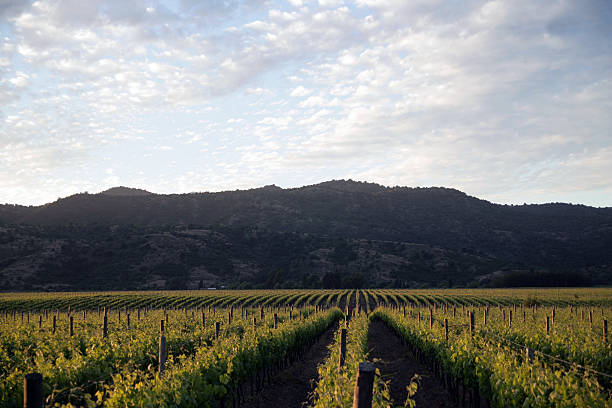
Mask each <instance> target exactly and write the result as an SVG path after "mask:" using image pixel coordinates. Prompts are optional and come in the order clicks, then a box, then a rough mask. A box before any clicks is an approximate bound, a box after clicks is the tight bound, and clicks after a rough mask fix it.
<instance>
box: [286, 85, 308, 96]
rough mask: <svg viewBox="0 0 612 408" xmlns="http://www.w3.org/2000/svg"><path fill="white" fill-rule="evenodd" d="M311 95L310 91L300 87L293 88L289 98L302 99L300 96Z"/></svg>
mask: <svg viewBox="0 0 612 408" xmlns="http://www.w3.org/2000/svg"><path fill="white" fill-rule="evenodd" d="M311 93H312V90H310V89H306V88H304V87H303V86H302V85H300V86H298V87H296V88H293V90H292V91H291V94H290V95H291V96H297V97H302V96H306V95H309V94H311Z"/></svg>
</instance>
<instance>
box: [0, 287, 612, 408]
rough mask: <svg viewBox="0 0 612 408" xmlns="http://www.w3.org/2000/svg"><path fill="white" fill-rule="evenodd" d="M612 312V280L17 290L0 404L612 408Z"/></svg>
mask: <svg viewBox="0 0 612 408" xmlns="http://www.w3.org/2000/svg"><path fill="white" fill-rule="evenodd" d="M611 315H612V290H611V289H604V288H602V289H548V290H542V289H540V290H536V289H516V290H469V289H465V290H404V289H401V290H400V289H367V290H262V291H255V290H245V291H223V290H208V291H191V292H188V291H176V292H97V293H93V292H92V293H42V294H40V293H37V294H33V293H7V294H1V295H0V406H2V407H20V406H31V407H39V406H59V407H70V406H79V407H80V406H84V407H132V406H133V407H157V406H163V407H238V406H279V407H280V406H300V404H301V403H303V402H304V403H306V404H307V405H306V406H310V407H351V406H358V407H361V408H363V407H365V406H374V407H397V406H415V404H416V406H430V405H432V404H434V402H433V401H432V400H431V398H434V397H433V396H432V395H433V394H436V395H438V394H439V395H440V396H439V398H443V399H444V401H446V402H444V403H442V402H436V404H438V406H456V407H459V406H469V407H483V408H484V407H611V406H612V346H611V345H610V339H609V337H608V328H607V324H608V321H609V318H610V316H611ZM367 362H370V363H367ZM394 362H395V363H396V364H395V365H394ZM400 362H401V364H400ZM400 366H401V367H400ZM296 367H297V368H296ZM408 367H410V369H408ZM308 370H311V371H312V372H313V373H316V374H317V375H315V376H314V377H313V378H310V377H312V375H311V374H307V373H308V372H309V371H308ZM33 373H36V374H33ZM291 376H295V377H296V378H294V379H293V380H292V381H294V382H295V384H293V385H292V387H293V388H291V387H290V386H289V385H287V384H284V383H283V382H282V381H284V380H285V381H289V379H288V378H289V377H291ZM299 376H302V377H303V378H301V379H300V378H298V377H299ZM292 378H293V377H292ZM311 379H312V380H313V381H312V384H311V381H310V380H311ZM300 381H301V382H300ZM275 387H276V388H275ZM300 387H302V388H300ZM283 388H287V389H290V390H291V392H290V393H284V394H283V393H282V389H283ZM434 390H435V391H434ZM438 390H439V391H438ZM24 394H25V395H24ZM285 394H290V395H285ZM442 394H443V395H442ZM436 398H437V397H436ZM354 400H356V402H355V404H356V405H353V404H354ZM41 403H42V405H41ZM360 404H361V405H360ZM368 404H369V405H368ZM440 404H443V405H440Z"/></svg>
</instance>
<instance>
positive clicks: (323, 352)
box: [242, 324, 338, 408]
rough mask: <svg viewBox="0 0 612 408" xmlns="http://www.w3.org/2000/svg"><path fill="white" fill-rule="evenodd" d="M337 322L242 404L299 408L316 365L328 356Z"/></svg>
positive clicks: (313, 378)
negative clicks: (296, 359)
mask: <svg viewBox="0 0 612 408" xmlns="http://www.w3.org/2000/svg"><path fill="white" fill-rule="evenodd" d="M337 327H338V325H337V324H334V325H332V327H331V328H329V329H328V330H327V331H326V332H325V333H324V334H323V335H322V336H321V337H320V338H319V340H318V341H317V342H316V343H315V344H313V345H312V347H310V349H308V350H307V351H306V352H305V353H304V356H303V357H302V358H301V359H299V360H298V361H295V362H294V363H293V364H292V365H291V366H290V367H288V368H286V369H284V370H281V371H279V372H278V373H276V375H274V376H273V378H272V381H271V383H270V384H269V385H266V386H265V387H264V389H263V390H261V391H260V392H259V393H258V394H257V395H255V396H254V397H252V398H249V399H247V401H246V402H244V403H243V404H242V406H243V407H262V408H264V407H272V408H292V407H295V408H302V407H305V406H307V404H308V398H309V395H310V394H311V393H312V392H313V391H314V388H315V387H316V385H317V380H318V371H317V367H318V365H319V364H321V363H323V361H325V359H327V357H328V348H327V347H328V346H329V345H330V344H331V342H332V341H333V339H334V332H335V331H336V329H337Z"/></svg>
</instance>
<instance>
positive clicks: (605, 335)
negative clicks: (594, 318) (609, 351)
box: [603, 319, 608, 343]
mask: <svg viewBox="0 0 612 408" xmlns="http://www.w3.org/2000/svg"><path fill="white" fill-rule="evenodd" d="M603 342H604V343H607V342H608V321H607V320H606V319H604V321H603Z"/></svg>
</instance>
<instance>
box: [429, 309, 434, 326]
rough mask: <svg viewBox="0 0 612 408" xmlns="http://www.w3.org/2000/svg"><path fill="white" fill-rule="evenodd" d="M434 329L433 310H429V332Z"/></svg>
mask: <svg viewBox="0 0 612 408" xmlns="http://www.w3.org/2000/svg"><path fill="white" fill-rule="evenodd" d="M431 329H433V310H432V309H431V307H430V308H429V330H431Z"/></svg>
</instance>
